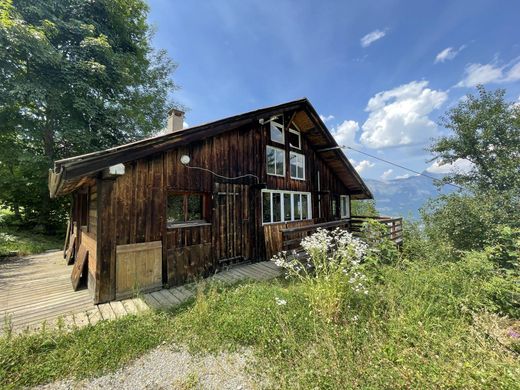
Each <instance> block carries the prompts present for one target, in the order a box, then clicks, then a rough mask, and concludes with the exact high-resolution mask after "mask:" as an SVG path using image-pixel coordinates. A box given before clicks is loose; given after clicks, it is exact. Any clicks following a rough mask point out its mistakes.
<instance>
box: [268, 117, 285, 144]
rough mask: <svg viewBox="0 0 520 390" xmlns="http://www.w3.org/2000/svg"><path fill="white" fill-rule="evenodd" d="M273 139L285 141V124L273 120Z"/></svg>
mask: <svg viewBox="0 0 520 390" xmlns="http://www.w3.org/2000/svg"><path fill="white" fill-rule="evenodd" d="M271 141H274V142H279V143H283V126H282V125H281V124H279V123H277V122H274V121H271Z"/></svg>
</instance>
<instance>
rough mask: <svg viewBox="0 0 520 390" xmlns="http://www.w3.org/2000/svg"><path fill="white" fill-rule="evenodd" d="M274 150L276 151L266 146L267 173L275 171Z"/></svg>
mask: <svg viewBox="0 0 520 390" xmlns="http://www.w3.org/2000/svg"><path fill="white" fill-rule="evenodd" d="M275 152H276V150H275V149H273V148H270V147H267V173H271V174H274V173H276V168H275Z"/></svg>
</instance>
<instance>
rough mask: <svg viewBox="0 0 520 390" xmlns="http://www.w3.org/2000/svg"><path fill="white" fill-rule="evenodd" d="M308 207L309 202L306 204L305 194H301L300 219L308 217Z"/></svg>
mask: <svg viewBox="0 0 520 390" xmlns="http://www.w3.org/2000/svg"><path fill="white" fill-rule="evenodd" d="M308 207H309V204H308V199H307V195H302V219H307V218H309V209H308Z"/></svg>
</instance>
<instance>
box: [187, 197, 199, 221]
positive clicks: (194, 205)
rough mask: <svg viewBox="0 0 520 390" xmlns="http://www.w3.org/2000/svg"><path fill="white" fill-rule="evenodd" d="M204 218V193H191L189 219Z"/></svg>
mask: <svg viewBox="0 0 520 390" xmlns="http://www.w3.org/2000/svg"><path fill="white" fill-rule="evenodd" d="M200 219H202V195H199V194H191V195H189V196H188V221H197V220H200Z"/></svg>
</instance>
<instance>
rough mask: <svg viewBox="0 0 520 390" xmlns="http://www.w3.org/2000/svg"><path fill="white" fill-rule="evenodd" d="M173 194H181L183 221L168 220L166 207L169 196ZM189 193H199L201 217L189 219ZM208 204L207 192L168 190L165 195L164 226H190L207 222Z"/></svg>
mask: <svg viewBox="0 0 520 390" xmlns="http://www.w3.org/2000/svg"><path fill="white" fill-rule="evenodd" d="M174 195H181V196H182V211H183V215H184V220H183V221H176V222H173V221H169V220H168V208H169V203H170V202H169V197H170V196H174ZM190 195H199V196H200V197H201V201H202V202H201V203H202V204H201V209H200V214H201V219H192V220H190V219H189V213H188V209H189V197H190ZM208 205H209V193H207V192H201V191H168V193H167V196H166V227H167V228H175V227H178V226H181V225H182V226H190V225H200V224H208V223H210V222H209V212H208Z"/></svg>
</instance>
